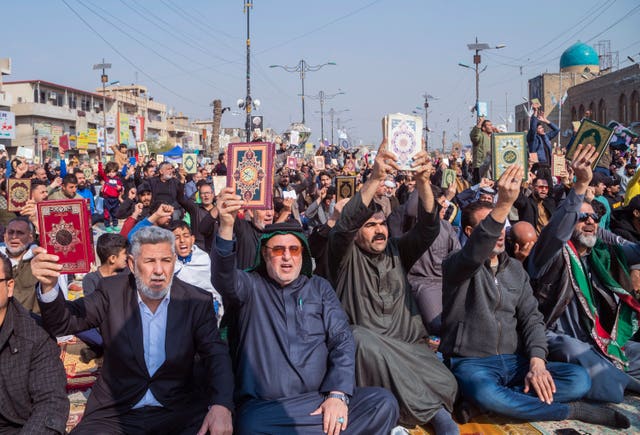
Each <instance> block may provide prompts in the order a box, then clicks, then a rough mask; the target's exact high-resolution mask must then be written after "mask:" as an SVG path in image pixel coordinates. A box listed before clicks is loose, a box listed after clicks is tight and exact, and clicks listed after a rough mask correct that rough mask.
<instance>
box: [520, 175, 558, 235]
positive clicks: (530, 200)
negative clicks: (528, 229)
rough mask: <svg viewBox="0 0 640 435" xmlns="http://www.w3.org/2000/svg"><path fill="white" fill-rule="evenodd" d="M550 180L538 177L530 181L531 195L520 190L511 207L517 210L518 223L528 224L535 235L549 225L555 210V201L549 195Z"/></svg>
mask: <svg viewBox="0 0 640 435" xmlns="http://www.w3.org/2000/svg"><path fill="white" fill-rule="evenodd" d="M552 188H553V186H552V184H551V180H550V179H548V178H544V177H540V178H536V179H535V180H533V181H532V184H531V193H530V194H529V192H527V191H526V189H524V188H523V189H521V191H520V195H519V196H518V199H516V202H515V203H514V204H513V206H514V207H515V208H516V209H517V210H518V217H519V218H520V221H524V222H528V223H530V224H531V225H533V226H534V228H535V229H536V234H540V231H542V229H543V228H544V227H545V226H546V225H547V224H548V223H549V219H551V215H553V212H554V211H555V209H556V201H555V199H554V198H553V196H552V195H551V192H550V190H551V189H552Z"/></svg>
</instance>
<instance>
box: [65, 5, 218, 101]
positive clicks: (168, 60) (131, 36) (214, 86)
mask: <svg viewBox="0 0 640 435" xmlns="http://www.w3.org/2000/svg"><path fill="white" fill-rule="evenodd" d="M77 1H78V3H79V4H80V5H82V6H84V7H85V8H87V9H88V10H89V11H90V12H91V13H93V14H94V15H96V16H98V17H99V18H101V19H102V20H104V21H105V22H107V23H108V24H110V25H111V26H113V27H115V28H116V29H117V30H119V31H120V32H122V33H123V34H124V35H126V36H127V37H128V38H131V39H132V40H134V41H135V42H137V43H138V44H140V45H142V46H143V47H144V48H146V49H147V50H149V51H151V52H152V53H154V54H155V55H156V56H158V57H160V58H161V59H163V60H165V61H166V62H168V63H170V64H171V65H173V66H175V67H176V68H177V69H179V70H181V71H184V72H187V70H186V68H184V67H183V66H182V65H180V64H179V63H177V62H175V61H174V60H173V59H171V58H169V57H167V56H165V55H164V54H162V53H160V52H159V51H157V50H156V49H154V48H153V47H150V46H148V45H147V44H145V43H144V42H142V41H140V40H139V39H138V38H136V37H135V36H133V35H131V34H130V33H129V32H127V31H126V30H124V29H122V28H121V27H119V26H118V25H117V24H115V23H114V22H112V21H110V20H109V19H108V18H105V17H104V16H101V15H100V14H99V13H97V12H96V11H94V10H93V9H91V8H90V7H89V6H87V5H86V4H84V3H83V2H82V0H77ZM105 12H106V11H105ZM159 45H162V44H159ZM164 48H166V49H168V50H169V48H168V47H166V46H164ZM194 77H195V78H197V79H198V80H200V81H201V82H202V83H204V84H207V85H209V86H211V87H212V88H213V89H217V90H219V91H222V89H220V88H218V86H217V85H215V84H214V83H213V82H209V81H208V80H204V79H202V78H200V77H197V76H194Z"/></svg>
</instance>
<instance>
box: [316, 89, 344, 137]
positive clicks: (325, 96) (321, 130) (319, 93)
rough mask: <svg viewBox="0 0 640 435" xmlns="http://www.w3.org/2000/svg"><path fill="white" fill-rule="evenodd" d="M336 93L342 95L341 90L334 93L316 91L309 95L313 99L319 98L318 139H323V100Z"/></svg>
mask: <svg viewBox="0 0 640 435" xmlns="http://www.w3.org/2000/svg"><path fill="white" fill-rule="evenodd" d="M338 95H344V92H343V91H339V92H336V93H335V94H325V93H324V91H320V92H318V95H310V96H309V98H311V99H313V100H320V140H321V141H323V140H324V101H325V100H331V99H332V98H335V97H336V96H338Z"/></svg>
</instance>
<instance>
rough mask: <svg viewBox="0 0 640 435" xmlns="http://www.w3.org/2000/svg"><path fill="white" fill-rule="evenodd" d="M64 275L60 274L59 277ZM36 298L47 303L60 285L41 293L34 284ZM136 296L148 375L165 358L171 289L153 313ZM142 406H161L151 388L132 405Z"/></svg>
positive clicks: (56, 294) (55, 294)
mask: <svg viewBox="0 0 640 435" xmlns="http://www.w3.org/2000/svg"><path fill="white" fill-rule="evenodd" d="M62 276H64V275H61V277H62ZM36 289H37V295H38V298H39V299H40V300H41V301H42V302H44V303H46V304H49V303H51V302H53V301H55V300H56V298H57V297H58V292H59V291H60V286H59V285H56V286H55V287H54V288H53V290H51V291H50V292H48V293H46V294H42V292H41V290H40V285H38V286H36ZM136 295H137V296H138V308H139V309H140V318H141V320H142V345H143V347H144V363H145V365H146V366H147V372H148V373H149V376H153V374H154V373H155V372H156V371H157V370H158V369H159V368H160V366H161V365H162V364H164V361H165V359H166V354H165V338H166V336H167V310H168V307H169V300H170V295H171V290H169V292H168V293H167V295H166V296H165V297H164V299H163V300H162V302H160V305H158V309H157V310H156V312H155V313H153V312H151V310H150V309H149V307H147V305H146V304H145V303H144V302H143V301H142V298H141V297H140V293H137V292H136ZM143 406H162V404H161V403H160V402H158V399H156V398H155V397H154V396H153V393H152V392H151V390H150V389H149V390H147V392H146V393H145V394H144V396H143V397H142V399H140V401H139V402H138V403H136V405H135V406H134V407H133V409H136V408H142V407H143Z"/></svg>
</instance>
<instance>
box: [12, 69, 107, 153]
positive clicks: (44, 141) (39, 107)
mask: <svg viewBox="0 0 640 435" xmlns="http://www.w3.org/2000/svg"><path fill="white" fill-rule="evenodd" d="M3 89H4V90H5V91H8V92H9V93H11V95H12V98H13V101H12V102H13V104H12V106H11V109H12V111H13V113H14V114H15V120H16V121H15V122H16V136H15V139H13V140H12V141H11V146H10V154H11V153H12V152H11V151H15V149H16V148H17V147H20V146H22V147H25V148H27V149H32V150H34V156H35V157H37V158H39V159H43V158H44V157H49V156H50V157H53V158H57V157H58V155H59V144H60V138H61V137H62V136H63V135H68V137H69V142H70V145H71V148H72V149H77V150H78V151H79V153H81V154H94V153H95V152H96V147H97V145H98V137H99V136H101V135H99V132H98V128H101V127H102V125H103V123H104V119H105V115H106V116H107V117H113V116H114V115H115V114H116V112H115V105H114V101H113V100H112V99H111V98H103V97H102V95H99V94H95V93H92V92H88V91H83V90H80V89H75V88H71V87H68V86H64V85H59V84H56V83H51V82H47V81H44V80H22V81H14V82H6V83H4V85H3ZM105 105H106V107H105ZM114 127H115V126H112V127H109V125H108V124H107V132H108V134H109V132H113V130H114Z"/></svg>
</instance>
